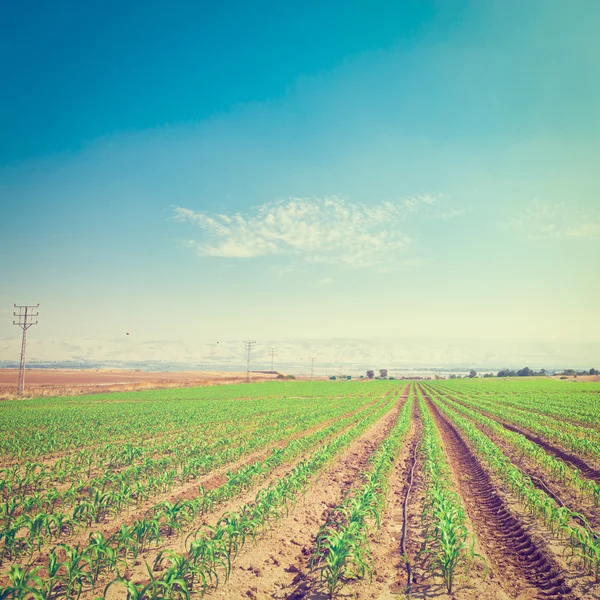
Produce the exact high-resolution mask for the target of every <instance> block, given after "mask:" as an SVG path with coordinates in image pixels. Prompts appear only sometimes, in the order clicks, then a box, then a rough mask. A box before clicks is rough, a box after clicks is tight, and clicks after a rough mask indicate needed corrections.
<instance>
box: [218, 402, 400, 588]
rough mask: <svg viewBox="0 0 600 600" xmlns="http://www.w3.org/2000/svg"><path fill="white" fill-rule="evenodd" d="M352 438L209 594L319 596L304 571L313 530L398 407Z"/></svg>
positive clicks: (353, 479)
mask: <svg viewBox="0 0 600 600" xmlns="http://www.w3.org/2000/svg"><path fill="white" fill-rule="evenodd" d="M399 404H401V403H398V404H397V405H396V407H395V408H394V409H393V410H392V411H391V412H388V413H387V414H386V416H384V417H383V418H382V419H380V420H379V421H378V422H377V423H375V424H374V425H372V426H371V427H370V428H369V429H368V430H367V431H366V432H365V433H363V434H362V435H361V436H360V437H359V438H358V439H357V440H355V441H354V442H353V443H352V444H351V445H350V447H349V448H348V449H347V450H346V451H344V453H343V454H342V455H341V456H340V457H339V458H338V459H337V460H336V461H335V463H334V464H333V465H332V466H331V467H330V468H328V469H327V470H326V471H325V472H323V473H322V474H321V476H320V477H319V479H318V481H316V482H313V484H312V485H311V486H310V488H309V489H308V491H307V492H306V494H305V495H304V497H303V499H302V500H301V501H300V502H298V504H297V505H296V506H295V507H294V508H293V509H292V510H291V511H290V514H289V515H288V516H287V517H285V518H284V519H282V521H281V523H280V524H279V526H278V527H277V529H276V531H275V532H274V533H273V536H272V537H271V538H264V539H261V540H259V541H258V543H257V544H256V545H255V546H251V545H248V546H247V547H246V548H244V550H243V551H242V552H241V553H240V555H239V557H238V558H237V559H236V562H235V565H234V568H233V570H232V573H231V578H230V580H229V582H228V583H226V584H224V585H223V586H222V587H221V588H218V589H216V590H211V591H210V592H209V594H207V596H210V597H214V598H246V599H247V598H304V597H306V598H319V597H321V595H320V594H321V590H320V589H319V586H318V585H317V582H316V579H317V578H316V577H315V575H314V574H309V570H310V569H309V563H310V556H311V554H312V551H313V549H314V547H315V540H316V535H317V533H318V531H319V528H320V527H321V525H323V524H324V523H325V521H326V519H327V517H328V515H329V513H330V511H331V510H332V509H333V508H335V507H336V506H337V505H338V504H339V503H340V501H341V499H342V498H343V496H344V495H345V494H346V493H347V492H348V491H349V490H350V489H351V488H352V487H354V486H356V485H358V484H359V483H360V474H361V472H362V471H363V470H364V469H365V468H366V466H367V462H368V458H369V456H370V455H371V453H372V452H373V451H374V450H375V449H376V448H377V446H378V445H379V443H380V442H381V441H382V440H383V439H384V438H385V436H386V435H387V434H388V433H389V431H390V430H391V428H392V426H393V424H394V422H395V420H396V417H397V415H398V412H399V409H400V406H399Z"/></svg>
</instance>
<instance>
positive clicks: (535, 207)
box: [503, 200, 600, 240]
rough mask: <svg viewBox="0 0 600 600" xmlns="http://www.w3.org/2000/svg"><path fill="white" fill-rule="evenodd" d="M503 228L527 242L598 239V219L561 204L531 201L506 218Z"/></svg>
mask: <svg viewBox="0 0 600 600" xmlns="http://www.w3.org/2000/svg"><path fill="white" fill-rule="evenodd" d="M503 225H504V226H505V227H506V228H508V229H511V230H513V231H516V232H518V233H519V234H521V235H522V236H524V237H526V238H528V239H531V240H540V239H552V238H573V237H577V238H590V239H600V217H598V216H595V215H589V214H586V213H585V212H584V211H583V210H581V209H580V208H579V207H574V206H567V205H566V204H565V203H564V202H562V203H559V204H549V203H544V202H541V201H539V200H534V201H533V202H532V203H531V204H530V205H529V206H528V207H526V208H525V209H524V210H521V211H519V212H516V213H513V214H511V215H508V217H507V219H506V221H505V222H504V224H503Z"/></svg>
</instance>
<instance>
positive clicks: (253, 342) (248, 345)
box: [244, 340, 256, 383]
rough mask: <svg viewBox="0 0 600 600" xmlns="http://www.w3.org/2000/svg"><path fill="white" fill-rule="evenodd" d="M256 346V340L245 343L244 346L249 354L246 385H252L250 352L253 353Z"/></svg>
mask: <svg viewBox="0 0 600 600" xmlns="http://www.w3.org/2000/svg"><path fill="white" fill-rule="evenodd" d="M255 344H256V342H255V341H254V340H251V341H249V342H246V341H244V346H245V347H246V351H247V352H248V357H247V359H246V383H250V352H252V348H254V345H255Z"/></svg>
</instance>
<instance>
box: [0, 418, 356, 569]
mask: <svg viewBox="0 0 600 600" xmlns="http://www.w3.org/2000/svg"><path fill="white" fill-rule="evenodd" d="M360 417H361V413H360V412H359V414H358V415H354V416H350V417H347V418H345V419H341V420H339V421H338V422H336V423H334V424H333V425H331V426H330V427H328V428H325V429H323V430H319V431H317V432H315V433H314V434H312V435H308V436H304V437H303V438H300V439H299V440H294V441H292V442H291V443H290V444H288V445H287V447H286V451H285V452H280V451H275V452H274V453H273V455H272V456H271V457H270V458H269V459H268V460H267V461H265V462H266V466H271V465H274V460H275V458H276V457H278V456H289V455H290V454H291V453H293V452H295V451H298V450H299V449H301V448H302V446H303V444H304V443H307V444H310V443H311V442H310V440H313V439H315V440H318V439H323V438H322V436H327V435H330V434H332V433H333V432H335V431H337V430H338V428H340V427H344V426H345V425H347V424H348V423H349V422H352V421H353V420H355V419H359V418H360ZM310 420H311V419H310V417H307V418H306V419H300V420H299V422H298V423H297V424H296V427H295V428H294V431H303V430H305V429H306V425H307V423H310ZM286 437H289V432H288V434H287V435H286ZM280 439H281V435H278V432H277V431H275V432H274V434H271V435H270V436H263V437H261V438H252V437H250V438H248V440H247V441H246V442H245V444H242V445H241V446H240V447H239V451H236V449H232V450H231V451H227V452H225V453H224V455H223V456H222V457H219V455H218V454H217V455H209V456H208V458H210V461H209V463H207V467H208V466H210V467H211V468H213V467H215V466H218V465H219V464H220V461H221V460H222V462H227V461H228V460H231V459H232V458H234V457H238V456H241V455H242V451H243V453H244V454H245V453H248V452H249V451H250V450H251V449H256V448H257V447H259V448H262V447H265V446H267V445H273V444H275V443H277V442H278V441H279V440H280ZM305 440H306V441H305ZM254 468H255V469H256V467H254ZM230 475H231V474H230ZM170 476H172V472H169V471H167V472H165V473H164V474H163V476H162V479H160V480H159V481H165V480H166V484H165V486H164V488H155V489H156V491H158V492H161V491H165V490H166V487H167V485H168V486H169V487H170V486H171V485H172V484H173V483H174V480H173V479H168V480H167V478H168V477H170ZM223 487H224V489H229V488H230V487H231V484H230V482H228V483H227V484H226V485H225V486H223ZM137 490H138V488H137V487H136V486H129V485H127V484H126V483H123V484H122V485H121V487H120V489H119V490H118V491H117V492H103V491H101V490H98V489H94V488H87V493H86V494H85V495H81V494H80V495H79V496H77V497H76V503H75V507H74V509H73V512H72V514H71V515H67V514H65V513H64V512H63V511H62V510H52V511H44V510H41V511H40V512H38V513H36V514H35V515H20V516H19V517H16V518H14V519H12V520H11V521H10V522H9V523H8V525H7V526H5V527H4V528H3V529H2V530H1V531H0V563H1V562H2V560H3V558H10V559H11V560H14V559H16V558H18V557H19V556H21V555H23V554H26V553H32V552H33V551H35V550H36V549H38V550H39V548H40V547H41V546H42V544H46V543H49V542H51V541H52V540H54V539H56V538H57V537H59V536H61V534H62V535H70V534H72V533H74V532H75V530H76V528H77V527H78V526H86V525H90V524H92V523H98V522H100V521H101V520H102V519H103V518H105V517H106V516H108V513H109V512H110V513H111V514H113V516H115V515H116V514H117V513H118V512H119V511H120V510H122V509H123V508H124V507H126V506H129V505H130V504H131V503H132V502H133V501H137V494H138V492H137ZM144 497H146V496H144ZM208 498H210V495H209V496H207V497H206V498H204V499H203V500H202V502H206V501H207V499H208ZM53 508H55V507H53ZM138 527H142V528H143V525H138ZM145 529H147V530H148V532H150V531H153V530H156V529H157V525H156V524H154V525H149V526H148V527H146V528H145ZM158 529H160V526H158ZM145 535H147V534H145Z"/></svg>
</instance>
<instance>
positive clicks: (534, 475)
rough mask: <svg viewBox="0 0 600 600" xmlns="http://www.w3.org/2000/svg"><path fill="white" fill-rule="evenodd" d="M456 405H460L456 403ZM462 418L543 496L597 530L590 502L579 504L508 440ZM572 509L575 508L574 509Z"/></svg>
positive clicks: (595, 511)
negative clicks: (505, 457)
mask: <svg viewBox="0 0 600 600" xmlns="http://www.w3.org/2000/svg"><path fill="white" fill-rule="evenodd" d="M457 404H460V403H458V402H457ZM469 408H470V407H469ZM462 416H463V417H464V418H465V419H468V420H469V421H470V422H471V424H472V425H473V426H474V427H477V429H479V431H481V433H483V434H484V435H485V436H487V437H488V438H489V439H490V440H492V442H494V444H496V446H499V447H500V449H501V450H502V452H504V454H506V456H508V458H509V459H510V460H511V461H512V462H513V463H514V464H515V465H517V467H519V469H521V471H523V473H525V475H527V476H528V477H529V478H530V479H531V482H532V483H533V485H534V486H535V487H536V488H538V489H539V490H541V491H543V492H544V493H545V494H548V495H549V496H550V497H551V498H553V499H554V501H555V502H556V503H557V504H558V505H559V506H566V507H567V508H568V509H569V510H570V511H571V512H579V513H581V514H583V516H584V517H585V518H586V519H587V520H588V522H589V526H590V527H591V529H592V530H593V529H598V527H599V526H600V514H598V509H597V507H595V506H593V504H592V503H591V502H589V503H588V504H587V505H583V504H581V499H580V498H579V497H578V495H577V493H576V492H575V491H574V490H572V489H571V488H568V487H567V486H565V485H564V484H563V483H562V482H561V481H560V480H558V479H556V478H555V477H553V476H551V475H549V474H546V473H544V471H543V470H542V469H541V468H540V467H538V466H537V465H536V464H535V462H534V461H533V459H530V458H529V457H525V456H523V455H522V454H521V452H520V451H519V449H518V448H516V447H515V446H513V445H512V444H511V443H510V442H509V441H508V440H505V439H503V438H500V437H498V436H497V435H496V434H495V433H494V432H492V431H490V430H489V429H488V428H487V427H486V426H485V425H483V424H481V423H479V422H477V421H474V420H473V419H471V418H470V417H469V416H467V415H462ZM556 488H559V490H560V492H558V491H556ZM565 499H566V500H565ZM573 507H577V508H576V509H575V508H573ZM575 520H576V521H577V523H578V524H579V525H582V526H583V527H587V525H586V524H585V522H584V521H583V520H582V519H580V518H575Z"/></svg>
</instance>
